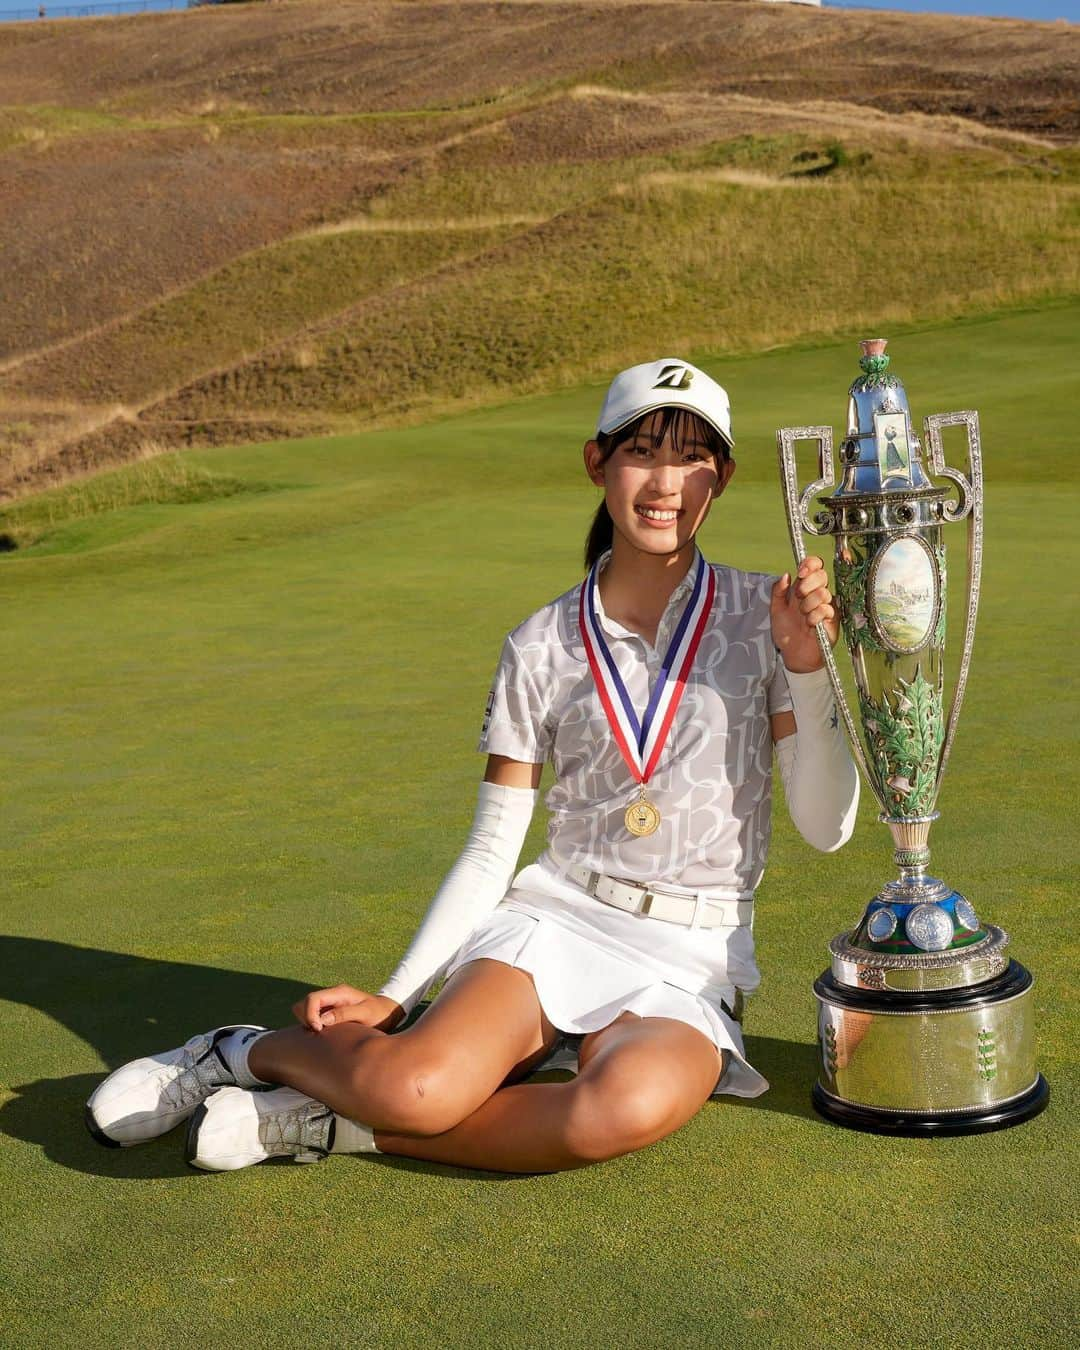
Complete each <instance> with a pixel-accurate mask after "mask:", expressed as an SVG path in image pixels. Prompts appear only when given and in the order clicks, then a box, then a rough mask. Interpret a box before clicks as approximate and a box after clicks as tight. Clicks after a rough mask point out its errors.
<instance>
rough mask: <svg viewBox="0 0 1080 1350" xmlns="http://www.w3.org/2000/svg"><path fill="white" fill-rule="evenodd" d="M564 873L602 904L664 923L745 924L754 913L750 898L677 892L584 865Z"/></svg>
mask: <svg viewBox="0 0 1080 1350" xmlns="http://www.w3.org/2000/svg"><path fill="white" fill-rule="evenodd" d="M563 874H564V875H565V876H567V877H569V878H570V880H571V881H573V882H575V883H576V884H577V885H578V886H581V887H582V888H583V889H584V890H586V891H588V893H589V894H590V895H594V896H595V897H596V898H597V900H600V901H602V902H603V903H604V904H605V905H614V906H615V908H616V909H625V910H627V911H628V912H629V913H631V914H647V915H648V916H649V918H650V919H662V920H663V921H664V922H665V923H681V924H685V925H686V926H687V927H689V928H749V927H750V924H751V922H752V920H753V916H754V902H753V900H752V899H751V900H716V899H711V898H710V897H709V896H707V895H702V894H698V895H677V894H676V893H675V892H674V891H665V890H662V889H661V888H660V887H658V886H644V885H642V884H641V883H640V882H636V881H626V880H623V879H621V878H619V877H608V876H604V874H603V873H602V872H590V871H589V869H588V868H587V867H567V868H565V869H564V873H563Z"/></svg>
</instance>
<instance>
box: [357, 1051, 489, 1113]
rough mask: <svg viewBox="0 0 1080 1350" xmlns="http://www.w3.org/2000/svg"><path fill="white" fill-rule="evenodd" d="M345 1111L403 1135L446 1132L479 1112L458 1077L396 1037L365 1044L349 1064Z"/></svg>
mask: <svg viewBox="0 0 1080 1350" xmlns="http://www.w3.org/2000/svg"><path fill="white" fill-rule="evenodd" d="M345 1095H346V1099H347V1102H348V1106H349V1109H348V1110H347V1111H346V1112H345V1113H344V1114H347V1115H352V1116H353V1118H355V1119H357V1120H362V1121H363V1122H364V1124H366V1125H374V1126H376V1127H377V1128H381V1129H384V1130H394V1131H399V1132H401V1133H402V1134H416V1135H428V1134H442V1133H443V1132H444V1131H446V1130H450V1129H453V1127H454V1126H455V1125H457V1124H459V1123H460V1122H461V1121H462V1120H464V1118H465V1117H466V1116H467V1115H468V1114H470V1112H471V1111H472V1110H475V1106H476V1104H475V1103H473V1102H472V1101H471V1100H470V1098H469V1094H468V1091H467V1084H465V1083H463V1082H462V1081H461V1075H460V1073H456V1072H455V1071H454V1070H453V1069H452V1066H450V1065H448V1064H447V1063H446V1062H445V1061H444V1060H440V1059H439V1058H432V1057H430V1056H427V1055H417V1054H416V1053H415V1052H413V1051H412V1049H411V1047H410V1046H409V1045H408V1044H407V1043H403V1042H400V1041H399V1039H398V1038H397V1037H396V1036H395V1037H386V1038H384V1039H382V1040H380V1041H365V1042H364V1044H363V1045H361V1046H360V1047H358V1050H357V1053H356V1056H355V1058H354V1062H353V1064H352V1065H351V1066H350V1070H349V1075H348V1082H347V1084H346V1085H345Z"/></svg>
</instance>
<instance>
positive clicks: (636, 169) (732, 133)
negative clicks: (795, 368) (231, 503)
mask: <svg viewBox="0 0 1080 1350" xmlns="http://www.w3.org/2000/svg"><path fill="white" fill-rule="evenodd" d="M1078 70H1080V37H1078V35H1077V33H1076V30H1075V29H1069V28H1063V27H1060V26H1055V25H1046V24H1028V23H1021V22H1011V21H981V20H958V19H951V18H945V17H942V16H911V15H905V16H903V17H901V16H899V15H890V14H871V13H857V12H849V11H845V12H840V11H824V10H803V9H799V8H797V7H791V8H789V7H787V6H782V7H773V6H767V5H758V4H754V3H752V2H751V0H714V3H710V4H704V3H694V2H693V0H646V2H645V3H640V2H639V3H634V4H627V3H623V2H622V0H588V2H586V3H581V4H560V3H550V4H548V3H545V4H542V5H541V4H539V3H519V2H518V0H514V2H513V3H499V4H493V3H484V2H483V0H477V3H469V2H468V0H466V2H465V3H459V4H453V5H451V4H432V3H423V2H420V3H415V4H404V3H386V2H385V0H375V2H374V3H371V2H366V3H345V0H321V2H320V3H318V4H316V3H314V0H274V3H268V4H260V5H252V6H242V5H241V6H228V7H222V8H221V9H204V10H198V11H191V12H189V13H175V14H163V15H152V16H139V17H134V18H130V19H111V20H106V21H101V22H97V21H94V22H91V21H80V22H79V23H77V24H75V23H72V24H67V23H50V24H45V25H41V24H37V25H34V24H26V25H5V26H4V28H3V29H2V30H0V87H3V89H4V90H5V94H4V97H5V100H7V101H8V106H6V107H5V108H3V109H0V192H2V193H3V195H4V200H5V204H6V209H5V212H4V214H3V216H2V218H0V248H2V250H3V254H4V257H5V260H6V263H7V266H6V267H5V268H4V269H3V272H2V274H0V304H2V305H3V308H4V313H5V333H4V339H3V341H4V344H5V345H4V346H3V347H0V494H4V493H7V494H11V493H13V492H22V491H25V490H27V489H30V488H33V487H34V486H35V485H38V484H40V483H42V482H43V481H47V480H49V479H53V478H56V477H59V476H64V475H67V474H70V473H73V472H79V471H80V470H82V469H84V468H86V467H90V466H93V465H95V464H99V463H108V462H110V461H112V460H115V459H117V458H122V457H125V456H128V455H132V454H137V453H141V447H143V446H145V445H146V444H147V443H148V442H151V441H153V442H158V441H160V442H162V443H174V444H186V443H198V442H201V441H206V440H214V441H220V440H223V439H225V440H235V439H257V438H263V437H267V436H272V435H288V434H296V433H298V432H301V431H304V432H306V431H311V430H318V429H330V428H337V427H340V426H343V425H349V424H352V423H355V422H356V421H357V420H358V419H360V418H365V417H370V416H376V417H383V416H389V415H391V414H394V415H402V414H403V413H406V412H407V411H408V410H410V409H412V410H413V411H414V412H415V411H417V410H420V409H423V408H429V409H430V408H433V407H436V406H442V405H444V404H446V403H447V402H448V401H449V402H453V401H461V400H466V401H476V400H481V399H485V398H489V397H493V396H495V397H498V396H500V395H504V394H505V393H507V392H509V391H512V390H516V389H526V388H539V387H547V386H549V385H551V384H552V383H554V382H557V381H559V380H561V379H570V378H573V379H580V378H582V377H583V376H588V375H600V374H602V373H603V371H604V370H605V369H606V368H607V367H608V366H610V364H611V363H612V362H618V361H619V360H621V359H623V357H624V356H626V357H629V356H630V355H631V354H632V353H631V351H630V348H631V347H632V348H633V350H634V352H638V351H641V352H644V351H647V350H651V349H652V348H653V347H654V346H656V345H657V344H660V345H662V346H667V347H669V348H672V347H681V348H683V349H687V348H705V347H709V348H713V349H717V350H731V349H733V348H735V347H746V346H754V345H758V344H761V343H768V342H777V341H784V340H787V339H789V338H794V337H800V336H805V335H807V334H809V333H816V332H828V331H835V329H836V327H837V325H838V324H839V325H843V326H850V325H851V324H852V323H854V322H857V321H858V319H859V318H860V316H861V315H863V314H866V315H868V316H869V315H872V316H874V317H878V318H886V317H888V318H893V319H899V318H906V317H931V316H940V315H945V314H949V313H954V312H958V311H959V310H961V309H966V308H971V307H973V306H974V307H976V308H988V307H993V306H996V305H1001V304H1008V303H1014V302H1017V301H1024V300H1030V299H1032V298H1037V297H1040V296H1043V295H1046V294H1051V293H1063V292H1067V291H1069V290H1071V289H1075V288H1076V283H1077V277H1076V272H1077V265H1076V261H1075V260H1076V257H1077V256H1078V250H1077V248H1076V243H1077V239H1076V233H1077V225H1076V218H1077V210H1076V176H1077V167H1078V164H1077V154H1076V151H1075V149H1074V148H1073V141H1074V138H1075V137H1076V136H1077V134H1078V128H1080V104H1078V100H1077V97H1076V92H1075V91H1076V83H1077V72H1078ZM777 186H783V187H784V188H793V189H797V190H793V191H784V192H777V191H775V190H774V189H775V188H776V187H777ZM628 321H632V325H631V326H632V333H633V337H632V339H631V340H629V342H628V339H627V323H628Z"/></svg>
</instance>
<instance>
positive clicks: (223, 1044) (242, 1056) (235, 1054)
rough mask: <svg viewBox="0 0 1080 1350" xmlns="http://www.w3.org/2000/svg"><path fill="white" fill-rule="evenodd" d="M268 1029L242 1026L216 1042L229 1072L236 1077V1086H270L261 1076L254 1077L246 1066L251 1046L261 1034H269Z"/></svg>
mask: <svg viewBox="0 0 1080 1350" xmlns="http://www.w3.org/2000/svg"><path fill="white" fill-rule="evenodd" d="M269 1035H270V1032H269V1031H257V1030H256V1029H255V1028H254V1027H243V1028H242V1029H241V1030H239V1031H234V1032H233V1033H232V1035H230V1036H222V1038H221V1040H220V1041H218V1043H217V1049H218V1050H219V1051H220V1052H221V1057H222V1059H223V1060H224V1061H225V1063H226V1064H227V1065H228V1066H229V1072H230V1073H231V1074H232V1076H233V1078H235V1079H236V1085H237V1087H242V1088H254V1087H270V1086H272V1085H271V1084H269V1083H267V1082H266V1081H265V1080H264V1079H262V1078H256V1077H255V1075H254V1074H253V1073H252V1072H251V1070H250V1069H249V1068H248V1054H249V1052H250V1050H251V1047H252V1046H253V1045H254V1044H255V1042H256V1041H257V1040H259V1038H260V1037H262V1036H269Z"/></svg>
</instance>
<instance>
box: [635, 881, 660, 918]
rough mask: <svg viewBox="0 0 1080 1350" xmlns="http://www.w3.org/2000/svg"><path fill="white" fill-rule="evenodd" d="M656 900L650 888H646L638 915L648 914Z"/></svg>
mask: <svg viewBox="0 0 1080 1350" xmlns="http://www.w3.org/2000/svg"><path fill="white" fill-rule="evenodd" d="M655 899H656V896H655V895H653V893H652V891H650V890H649V888H648V887H647V886H646V887H645V894H644V895H643V896H642V897H641V908H640V909H639V910H638V913H639V914H648V912H649V909H650V907H651V906H652V902H653V901H654V900H655Z"/></svg>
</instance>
